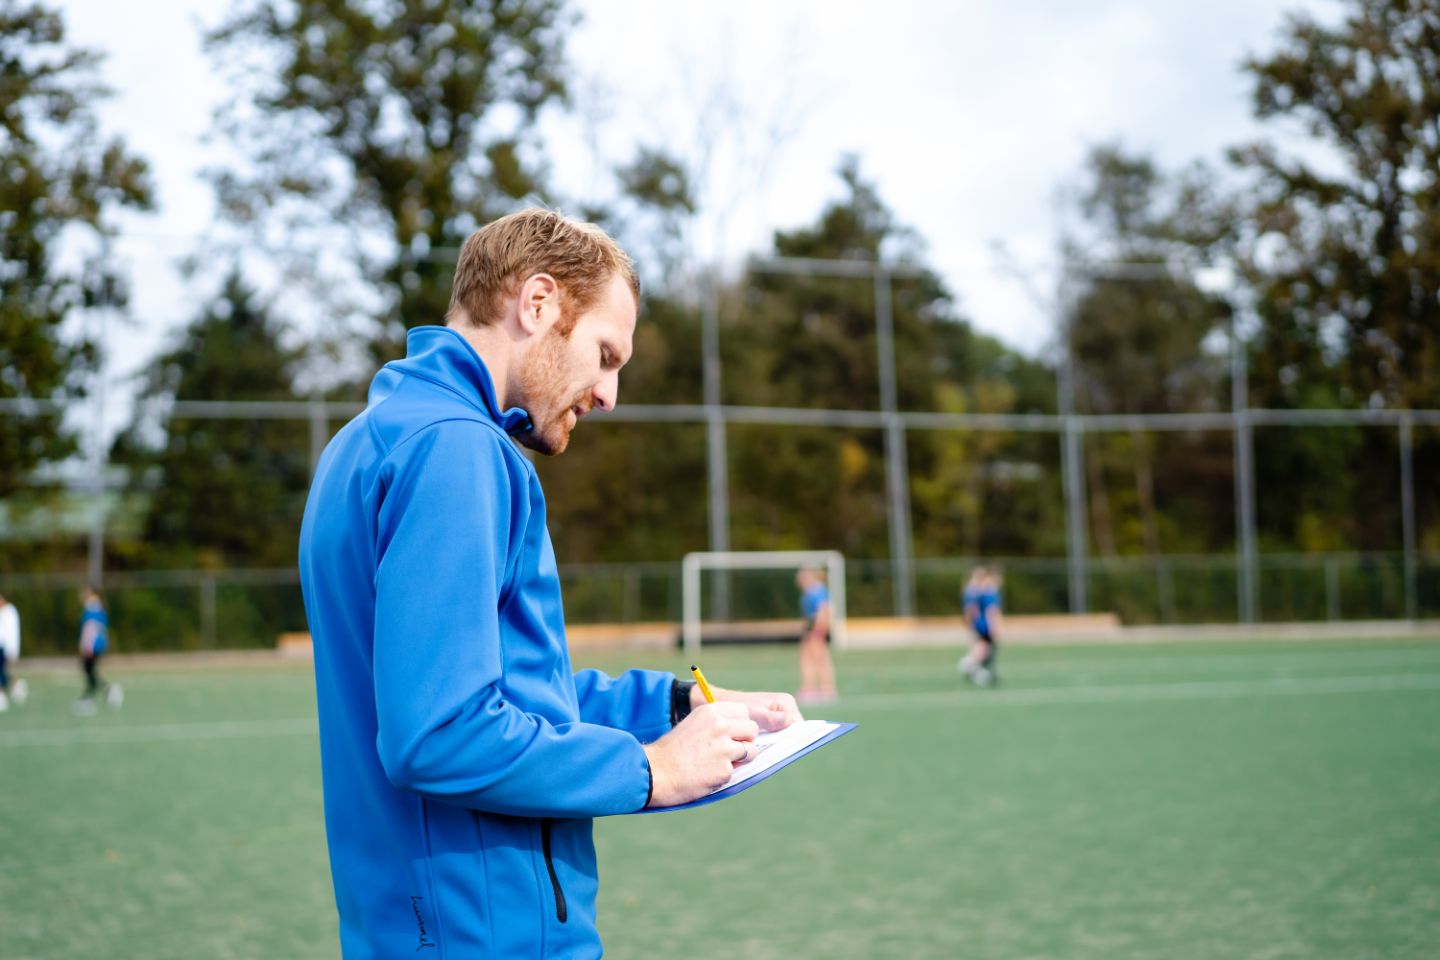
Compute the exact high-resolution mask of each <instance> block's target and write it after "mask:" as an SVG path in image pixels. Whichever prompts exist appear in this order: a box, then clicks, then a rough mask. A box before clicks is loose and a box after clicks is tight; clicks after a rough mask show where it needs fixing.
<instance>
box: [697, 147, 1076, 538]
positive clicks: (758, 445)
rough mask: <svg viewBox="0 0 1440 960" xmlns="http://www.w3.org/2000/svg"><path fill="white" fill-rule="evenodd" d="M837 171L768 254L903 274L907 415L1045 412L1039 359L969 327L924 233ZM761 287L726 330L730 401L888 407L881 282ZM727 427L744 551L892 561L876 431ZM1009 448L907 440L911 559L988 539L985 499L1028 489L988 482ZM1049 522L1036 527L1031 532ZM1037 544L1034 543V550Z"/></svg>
mask: <svg viewBox="0 0 1440 960" xmlns="http://www.w3.org/2000/svg"><path fill="white" fill-rule="evenodd" d="M839 177H840V181H841V184H842V189H843V193H842V195H841V197H840V198H839V199H837V200H836V201H834V202H832V203H831V204H829V205H828V206H827V207H826V208H825V209H824V210H823V211H822V212H821V214H820V216H819V217H818V219H817V220H816V222H815V223H814V224H811V225H807V226H803V227H799V228H797V229H794V230H789V231H781V232H779V233H777V234H776V236H775V243H774V250H773V253H774V254H776V255H779V256H783V257H806V258H822V259H857V260H865V261H870V262H874V261H888V262H891V263H895V264H898V265H903V266H904V267H906V269H905V270H904V271H901V272H898V273H896V274H895V275H894V276H893V277H892V280H891V291H892V294H891V306H892V309H891V313H892V317H893V330H894V341H895V351H894V352H895V367H896V388H897V389H896V392H897V402H898V405H899V407H900V408H901V409H906V410H941V411H947V412H1001V411H1011V410H1016V409H1037V408H1039V409H1044V408H1045V405H1047V404H1049V403H1050V399H1049V398H1050V397H1051V396H1053V387H1049V386H1047V387H1045V388H1043V389H1041V390H1038V391H1037V390H1036V385H1037V384H1038V383H1041V382H1044V381H1046V380H1048V376H1047V375H1046V374H1045V373H1044V372H1043V370H1042V368H1041V367H1040V365H1039V364H1037V363H1035V362H1034V361H1030V360H1027V359H1026V358H1023V357H1019V356H1017V355H1015V354H1013V353H1010V352H1009V351H1006V350H1004V349H1003V348H1001V347H1000V345H999V344H998V343H996V342H995V341H993V340H991V339H989V338H986V337H982V336H979V335H977V334H976V333H975V332H974V331H973V330H972V328H971V327H970V325H969V324H968V323H967V322H966V321H965V320H964V318H963V317H962V316H961V315H960V314H959V312H958V310H957V309H956V305H955V302H954V298H953V296H952V295H951V293H950V292H949V291H948V290H947V289H946V288H945V286H944V284H943V283H942V282H941V281H940V279H939V277H938V276H937V275H935V273H934V272H933V271H931V270H929V269H928V268H926V267H925V266H924V264H923V256H922V250H923V244H922V243H921V241H920V238H919V237H918V236H917V235H916V234H915V233H914V231H913V230H911V229H909V228H907V227H906V226H904V225H903V224H901V223H899V222H898V221H897V220H896V218H895V216H894V214H893V213H892V212H891V211H890V209H889V208H888V206H887V205H886V204H885V203H884V202H883V200H882V198H881V197H880V196H879V194H878V192H877V191H876V189H875V188H874V186H873V185H872V184H870V183H869V182H868V181H867V180H866V179H865V178H864V177H863V176H862V174H861V171H860V167H859V164H858V161H856V160H854V159H853V158H847V159H846V160H844V161H843V162H842V163H841V166H840V169H839ZM753 282H754V287H753V289H752V290H751V291H750V292H749V294H748V295H747V297H746V299H745V300H744V301H743V309H741V310H738V311H737V315H736V316H734V317H733V318H730V319H728V320H727V322H726V324H725V326H724V329H723V337H722V351H723V352H724V355H725V369H726V376H725V388H726V391H727V396H726V399H727V401H728V402H731V403H742V404H753V405H773V406H782V407H830V408H859V409H869V410H873V409H876V408H878V407H879V405H880V379H879V369H878V365H877V361H876V352H875V347H876V341H875V336H876V333H875V287H874V284H873V282H871V281H870V280H869V278H868V277H867V278H861V279H858V280H857V279H852V278H830V277H795V276H791V275H786V274H760V275H757V276H756V277H755V278H754V281H753ZM733 433H734V435H735V443H734V445H733V447H732V454H731V463H732V480H731V489H732V491H735V501H736V502H735V510H734V517H735V531H734V534H733V539H734V541H735V543H736V544H737V545H738V546H742V547H744V548H749V549H760V548H766V547H776V546H808V547H834V548H837V549H841V550H843V551H845V552H846V553H847V554H848V555H851V556H857V557H871V558H880V557H884V556H886V555H888V553H889V547H888V538H887V533H886V530H887V522H888V521H887V517H886V508H885V496H886V491H885V460H884V457H885V447H884V440H883V436H882V434H881V432H880V431H878V430H843V429H834V428H831V429H826V430H798V429H795V428H786V429H784V430H783V431H782V430H776V429H767V428H760V427H747V428H737V429H735V430H734V431H733ZM1012 439H1013V438H1008V437H1005V436H1003V435H999V434H965V433H937V434H930V435H925V434H918V433H917V434H912V435H911V436H910V438H909V447H910V473H911V477H912V484H911V491H910V494H911V509H912V513H913V516H914V523H913V528H914V534H915V537H914V539H915V547H916V550H917V552H919V553H921V554H931V555H941V556H949V555H953V554H954V553H955V552H956V551H957V550H959V549H963V548H965V547H967V546H973V547H975V548H976V550H977V552H978V551H979V550H983V549H987V548H989V547H990V546H992V545H994V543H995V540H994V537H993V532H994V531H993V528H990V529H988V530H987V529H986V527H985V521H986V518H987V510H986V506H985V501H986V499H987V498H988V497H990V496H992V495H994V494H995V493H996V492H997V491H1002V490H1003V492H1002V494H1001V495H1002V496H1004V497H1006V498H1013V497H1018V498H1021V499H1023V498H1025V497H1026V496H1027V495H1028V493H1029V486H1027V483H1025V482H1022V483H1019V484H1017V485H1015V486H1014V487H1013V488H1010V489H1004V488H1007V487H1010V483H1009V481H1004V482H1001V483H998V484H997V483H992V482H991V480H992V479H993V477H991V476H990V475H988V474H987V470H988V467H989V466H990V464H989V463H988V462H987V461H989V460H990V459H991V458H992V457H994V456H995V455H997V454H998V453H999V452H1000V451H1001V450H1005V451H1007V452H1008V453H1016V452H1018V450H1017V448H1016V447H1015V446H1014V445H1013V443H1012V442H1011V441H1012ZM1030 453H1031V451H1029V450H1026V451H1025V452H1024V453H1023V454H1021V455H1022V456H1024V457H1027V458H1028V456H1029V455H1030ZM999 472H1001V471H997V474H998V473H999ZM1026 473H1027V471H1024V470H1021V471H1018V473H1012V474H1011V477H1012V478H1014V477H1016V476H1017V475H1019V474H1026ZM1021 488H1024V489H1021ZM1012 505H1013V504H1012ZM991 506H993V503H992V504H991ZM1021 512H1022V513H1024V514H1025V515H1027V516H1028V515H1030V512H1029V511H1028V510H1022V511H1021ZM1042 512H1043V510H1042ZM1004 515H1005V514H1004V511H1000V512H998V513H992V514H989V517H990V518H991V519H993V518H994V517H997V516H1004ZM1042 529H1043V528H1042V527H1039V526H1037V527H1036V528H1034V533H1035V535H1037V536H1038V535H1040V531H1041V530H1042ZM1034 542H1035V541H1034V540H1033V539H1027V545H1033V543H1034ZM1021 549H1022V550H1023V549H1024V548H1023V547H1022V548H1021Z"/></svg>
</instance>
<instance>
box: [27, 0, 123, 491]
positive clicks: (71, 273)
mask: <svg viewBox="0 0 1440 960" xmlns="http://www.w3.org/2000/svg"><path fill="white" fill-rule="evenodd" d="M99 62H100V58H99V56H98V55H96V54H95V53H93V52H90V51H86V50H80V49H75V48H73V47H70V46H69V45H67V44H66V42H65V25H64V22H63V20H62V18H61V17H60V15H59V14H58V13H55V12H54V11H51V10H49V9H47V8H46V7H44V6H43V5H41V4H39V3H22V2H20V0H0V170H4V175H3V176H0V398H3V399H22V400H23V399H30V400H37V399H38V400H62V401H63V400H73V399H77V398H79V397H82V396H83V395H84V393H85V386H86V382H87V379H88V378H89V376H90V375H91V374H92V373H93V371H94V370H95V367H96V364H97V361H98V357H99V351H100V349H101V345H100V344H97V343H94V342H93V341H91V340H89V339H86V338H84V337H80V336H73V335H71V334H70V332H69V331H67V329H66V327H67V321H69V319H70V318H71V317H72V316H73V315H74V313H75V311H77V310H81V309H84V308H85V307H88V306H93V305H95V304H96V303H99V302H104V303H106V305H107V306H112V307H113V306H120V305H123V286H122V285H121V284H120V283H119V278H118V277H116V276H115V274H114V272H113V270H112V266H111V264H109V263H106V262H104V261H103V260H102V259H101V258H100V256H99V254H98V253H95V252H93V251H92V253H91V255H90V256H88V257H86V258H85V260H84V263H83V264H82V265H81V266H80V267H78V268H65V267H62V266H61V265H60V264H59V263H58V262H57V254H58V252H59V247H60V244H61V237H62V234H66V233H67V231H68V232H69V234H68V235H69V236H70V237H71V238H74V237H75V232H76V231H77V229H78V231H79V233H81V234H88V235H89V236H90V237H92V238H101V237H104V236H107V235H109V234H111V233H113V230H114V227H113V224H112V223H111V222H110V220H111V217H112V215H113V214H114V213H115V211H117V210H119V209H123V208H132V209H146V208H148V207H149V206H150V203H151V187H150V183H149V179H148V173H147V169H146V166H145V163H144V162H143V161H142V160H140V159H139V158H137V157H135V156H134V155H132V154H131V153H129V152H128V151H127V150H126V148H125V145H124V143H123V142H122V141H121V140H119V139H116V138H112V139H109V140H106V139H104V138H102V136H101V135H100V132H99V126H98V122H97V120H96V117H95V113H94V107H95V104H96V103H97V102H98V101H99V100H100V99H102V98H103V97H105V96H106V95H107V93H108V91H107V90H106V88H105V87H104V86H103V85H101V84H100V83H99V82H98V80H96V78H95V71H96V67H97V65H98V64H99ZM76 447H77V440H76V436H75V434H74V432H73V431H72V430H71V429H70V428H68V427H67V426H65V425H64V424H63V423H62V422H61V421H60V418H59V417H54V416H45V415H39V416H36V415H29V414H26V413H24V412H23V411H22V412H16V411H13V410H11V411H5V412H3V413H0V497H8V496H9V495H11V494H12V493H14V492H15V491H16V490H18V489H19V488H20V487H21V486H22V485H24V483H25V482H26V477H27V475H28V474H29V473H30V472H31V471H32V470H34V469H35V468H36V467H37V466H38V465H40V464H44V463H54V462H57V461H60V460H63V459H65V458H66V457H69V456H71V455H72V454H74V453H75V451H76Z"/></svg>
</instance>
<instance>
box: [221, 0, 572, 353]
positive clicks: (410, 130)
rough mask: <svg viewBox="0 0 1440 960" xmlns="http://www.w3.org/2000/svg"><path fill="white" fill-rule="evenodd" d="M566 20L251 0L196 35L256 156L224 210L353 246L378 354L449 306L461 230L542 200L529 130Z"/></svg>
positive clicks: (397, 349) (495, 7)
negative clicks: (218, 69)
mask: <svg viewBox="0 0 1440 960" xmlns="http://www.w3.org/2000/svg"><path fill="white" fill-rule="evenodd" d="M566 19H567V18H566V16H565V4H564V2H563V0H466V2H454V3H432V2H427V0H388V2H383V3H374V2H365V0H293V2H288V3H280V2H277V0H254V2H250V3H247V4H245V5H244V6H242V7H241V8H240V9H239V10H237V12H235V13H234V14H233V15H232V16H231V17H230V18H229V19H228V20H226V21H225V22H224V23H223V24H222V25H221V26H220V27H218V28H217V29H215V30H213V31H211V32H210V33H209V34H208V36H207V43H208V45H209V47H210V49H212V50H213V51H215V53H216V54H217V55H218V56H219V57H220V58H221V59H222V60H223V61H225V62H227V63H229V64H231V65H232V66H235V67H237V68H238V75H239V78H240V82H241V83H242V84H243V89H244V90H245V96H244V97H243V98H242V99H241V100H240V102H239V104H238V106H237V107H236V108H235V109H232V110H231V111H229V112H228V113H226V114H225V115H223V116H222V124H221V126H222V129H223V130H224V131H225V132H226V133H227V134H228V135H229V136H231V137H232V138H233V139H234V140H235V141H236V142H237V143H238V144H239V145H240V146H241V148H242V149H243V150H244V151H245V152H246V153H248V154H249V156H250V158H251V160H252V162H253V169H252V170H250V171H243V172H239V171H233V170H232V171H225V172H222V173H221V174H219V175H218V176H217V177H216V185H217V188H218V191H219V194H220V197H221V201H222V206H223V209H224V210H225V212H226V213H227V214H228V215H229V216H230V217H231V218H233V219H235V220H237V221H239V222H242V223H252V224H257V225H261V226H263V225H264V224H265V222H267V220H269V219H275V218H278V219H281V220H286V221H288V222H289V223H290V224H291V225H292V226H295V225H299V226H301V227H302V228H303V227H304V226H307V225H308V226H313V225H314V223H315V221H316V218H317V217H318V218H319V219H320V221H321V222H322V223H324V224H325V225H326V227H328V228H332V229H323V228H322V229H321V230H320V231H319V235H318V236H317V238H316V243H317V245H318V246H320V247H324V246H326V245H334V244H336V243H337V242H338V243H345V242H348V243H350V244H351V251H352V256H353V258H354V260H355V262H357V263H359V264H361V266H362V268H363V270H364V273H365V279H366V280H369V281H371V282H372V283H374V284H375V285H376V288H377V290H378V291H380V295H381V298H382V301H383V304H382V306H381V308H380V311H379V316H378V320H379V321H380V331H379V333H378V335H377V336H376V337H375V339H374V341H373V345H372V352H373V354H374V359H375V360H377V361H380V362H383V361H385V360H388V359H390V358H392V357H393V356H396V355H398V354H399V353H401V352H403V339H404V337H403V333H404V329H405V328H406V327H408V326H413V325H416V324H426V323H438V322H440V320H441V318H442V317H443V316H444V313H445V310H446V308H447V306H448V304H449V291H450V277H451V274H452V271H453V263H454V258H455V252H456V251H457V250H458V248H459V247H460V245H461V244H462V243H463V242H464V240H465V238H466V237H468V236H469V235H470V233H471V232H473V231H474V230H475V229H476V228H477V227H479V226H480V225H482V224H484V223H486V222H488V221H489V220H492V219H494V218H495V217H496V216H499V215H501V214H503V213H505V212H507V211H508V210H510V209H511V208H513V207H514V206H515V205H516V202H517V201H518V200H519V199H521V198H525V197H532V196H543V177H544V166H543V162H542V158H541V153H540V149H539V146H538V142H537V139H536V137H535V135H534V132H533V127H534V122H535V120H536V118H537V117H538V115H539V114H540V112H541V110H542V109H543V108H544V107H545V106H547V105H548V104H551V103H556V102H559V101H561V100H563V98H564V96H565V82H564V75H563V67H564V63H563V59H562V37H561V32H560V31H561V28H562V27H563V26H564V25H565V23H566ZM337 238H342V239H339V240H337ZM347 238H348V239H347ZM377 238H378V240H379V242H380V244H381V245H382V246H383V250H384V252H382V253H379V254H375V253H373V252H372V253H369V254H367V253H366V250H367V249H369V250H372V251H373V249H374V248H375V241H376V239H377ZM366 241H369V242H368V243H367V242H366Z"/></svg>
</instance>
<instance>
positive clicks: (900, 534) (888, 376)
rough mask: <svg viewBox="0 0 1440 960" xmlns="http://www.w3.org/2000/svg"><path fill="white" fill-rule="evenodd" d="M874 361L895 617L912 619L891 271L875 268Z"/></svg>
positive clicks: (907, 482) (906, 492)
mask: <svg viewBox="0 0 1440 960" xmlns="http://www.w3.org/2000/svg"><path fill="white" fill-rule="evenodd" d="M875 361H876V365H877V366H878V367H879V372H880V412H881V414H883V415H884V417H885V488H886V490H885V492H886V494H887V496H886V501H887V503H888V504H889V520H890V523H889V526H890V576H891V584H892V587H893V589H894V592H895V615H896V616H897V617H913V616H914V615H915V576H914V568H913V566H912V557H911V553H912V551H913V547H912V545H911V540H910V468H909V464H908V463H906V457H907V454H906V450H905V424H904V422H903V421H902V420H901V419H900V417H899V416H898V415H897V414H896V411H897V410H898V409H899V401H898V396H897V393H896V389H895V321H894V315H893V310H892V304H891V289H890V271H889V270H887V269H885V267H883V266H881V265H880V264H878V263H877V264H876V265H875Z"/></svg>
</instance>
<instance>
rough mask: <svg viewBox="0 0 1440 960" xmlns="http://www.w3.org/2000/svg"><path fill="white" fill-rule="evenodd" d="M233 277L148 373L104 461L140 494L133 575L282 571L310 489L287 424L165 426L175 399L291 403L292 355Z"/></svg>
mask: <svg viewBox="0 0 1440 960" xmlns="http://www.w3.org/2000/svg"><path fill="white" fill-rule="evenodd" d="M281 333H282V331H281V328H280V326H279V325H278V324H277V323H276V322H275V321H273V320H272V319H271V318H270V316H269V314H268V312H267V311H266V310H265V308H264V307H263V306H262V305H260V304H259V303H258V302H257V300H256V295H255V293H254V291H253V290H251V289H250V288H249V287H248V286H246V284H245V283H244V281H243V280H242V279H241V277H240V276H239V274H238V272H233V271H232V272H231V274H230V275H229V276H228V277H227V278H226V280H225V282H224V285H223V287H222V289H221V290H220V293H219V295H218V296H217V297H216V298H215V300H214V301H213V302H212V303H211V304H210V305H209V306H208V307H206V308H205V310H204V312H203V313H202V314H201V315H200V316H199V317H197V318H196V319H195V320H194V322H192V323H191V324H190V325H189V326H188V327H187V328H185V329H184V330H183V331H182V332H181V333H180V335H179V337H178V338H177V340H176V342H175V343H174V345H173V346H172V348H171V349H170V350H169V351H167V352H166V353H165V354H163V355H162V356H160V357H158V358H157V359H156V361H155V362H154V363H153V364H152V365H151V366H150V368H149V370H148V373H147V375H146V378H145V382H144V386H143V389H142V390H141V392H140V394H139V397H138V400H137V413H136V416H135V418H134V422H133V423H132V424H131V426H130V428H129V429H128V430H127V431H126V432H125V433H124V434H122V435H121V437H120V438H119V439H118V440H117V442H116V446H115V452H114V455H113V459H114V460H115V461H117V462H121V463H126V464H128V465H129V466H130V467H131V468H132V474H133V476H134V479H135V482H136V484H137V485H138V486H140V487H141V488H142V489H144V490H147V491H149V508H148V510H147V511H146V515H145V521H144V537H143V541H142V543H141V544H140V545H139V547H138V551H139V553H140V556H138V557H134V558H132V559H133V560H134V561H138V565H140V566H142V567H162V568H163V567H186V568H188V567H204V568H210V569H214V568H223V567H289V566H292V565H293V564H294V562H295V550H296V538H297V537H298V535H299V518H300V514H301V511H302V509H303V506H304V501H305V490H306V487H307V485H308V482H309V461H308V450H309V447H308V442H307V438H308V433H307V427H306V425H305V424H304V423H301V422H296V421H293V420H266V419H253V420H252V419H215V418H185V417H179V416H175V415H174V414H173V413H172V407H173V404H174V402H175V401H186V400H295V399H298V398H297V396H296V393H295V390H294V387H293V383H292V380H291V376H292V373H293V371H294V370H295V368H296V366H297V363H298V361H299V360H300V356H299V354H298V353H297V352H296V351H294V350H290V349H287V348H286V347H285V346H283V345H282V343H281Z"/></svg>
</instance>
